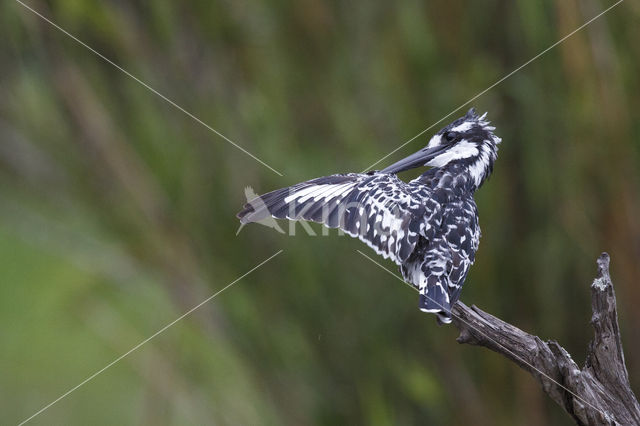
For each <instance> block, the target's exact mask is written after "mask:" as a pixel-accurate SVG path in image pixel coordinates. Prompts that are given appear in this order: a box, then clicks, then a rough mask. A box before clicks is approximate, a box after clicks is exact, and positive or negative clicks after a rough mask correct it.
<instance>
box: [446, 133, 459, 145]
mask: <svg viewBox="0 0 640 426" xmlns="http://www.w3.org/2000/svg"><path fill="white" fill-rule="evenodd" d="M457 136H458V134H457V133H456V132H447V133H445V134H444V140H445V141H446V142H449V143H451V142H453V141H454V140H456V137H457Z"/></svg>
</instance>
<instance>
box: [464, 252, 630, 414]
mask: <svg viewBox="0 0 640 426" xmlns="http://www.w3.org/2000/svg"><path fill="white" fill-rule="evenodd" d="M591 307H592V311H593V315H592V317H591V324H592V325H593V328H594V331H595V333H594V338H593V340H592V341H591V342H590V343H589V346H588V348H587V358H586V362H585V365H584V367H583V368H582V369H580V368H579V367H578V365H577V364H576V363H575V362H574V361H573V359H571V355H570V354H569V353H568V352H567V351H566V350H565V349H564V348H563V347H562V346H560V345H559V344H558V342H556V341H554V340H548V341H542V339H540V338H539V337H537V336H534V335H531V334H529V333H526V332H524V331H522V330H520V329H519V328H517V327H514V326H513V325H511V324H508V323H506V322H504V321H502V320H501V319H499V318H496V317H494V316H493V315H490V314H488V313H486V312H484V311H482V310H481V309H479V308H478V307H476V306H471V307H468V306H466V305H465V304H464V303H462V302H458V303H457V304H456V305H455V306H454V307H453V310H452V313H453V318H454V319H453V322H454V324H455V326H456V327H457V328H458V330H459V331H460V336H459V337H458V339H457V340H458V342H459V343H468V344H471V345H478V346H484V347H486V348H488V349H491V350H492V351H494V352H497V353H499V354H501V355H503V356H505V357H506V358H508V359H510V360H511V361H513V362H515V363H516V364H518V366H520V368H522V369H524V370H525V371H527V372H529V373H530V374H531V375H532V376H533V377H535V378H536V380H538V382H540V385H541V386H542V389H543V390H544V392H545V393H546V394H547V395H549V396H550V397H551V398H552V399H553V400H554V401H555V402H557V403H558V404H559V405H560V406H561V407H562V408H563V409H564V410H565V411H566V412H567V413H568V414H569V415H570V416H571V417H572V418H573V419H574V420H575V422H576V423H577V424H579V425H640V405H639V404H638V400H637V399H636V397H635V395H634V393H633V391H632V390H631V386H630V384H629V377H628V374H627V368H626V365H625V361H624V354H623V351H622V342H621V340H620V330H619V328H618V314H617V311H616V297H615V293H614V291H613V283H612V282H611V277H610V276H609V255H608V254H607V253H603V254H602V255H601V256H600V257H599V258H598V275H597V277H596V278H595V280H594V281H593V283H592V284H591Z"/></svg>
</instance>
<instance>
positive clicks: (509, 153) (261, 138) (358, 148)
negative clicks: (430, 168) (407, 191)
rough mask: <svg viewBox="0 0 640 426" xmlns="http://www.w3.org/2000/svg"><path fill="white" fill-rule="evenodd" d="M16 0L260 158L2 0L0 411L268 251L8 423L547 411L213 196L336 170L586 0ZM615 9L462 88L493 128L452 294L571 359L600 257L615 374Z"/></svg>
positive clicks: (630, 347)
mask: <svg viewBox="0 0 640 426" xmlns="http://www.w3.org/2000/svg"><path fill="white" fill-rule="evenodd" d="M27 3H28V4H29V5H30V6H32V7H34V8H35V9H37V10H38V11H40V12H42V13H43V14H44V15H45V16H48V17H50V18H51V19H52V20H53V21H54V22H56V23H58V24H59V25H60V26H61V27H63V28H64V29H66V30H67V31H69V32H70V33H72V34H74V35H76V36H77V37H78V38H80V39H81V40H83V41H84V42H86V43H87V44H89V45H90V46H92V47H93V48H95V49H96V50H97V51H98V52H100V53H102V54H104V55H105V56H107V57H108V58H110V59H112V60H113V61H115V62H116V63H118V64H119V65H121V66H122V67H124V68H125V69H126V70H128V71H130V72H131V73H133V74H134V75H136V76H137V77H139V78H140V79H142V80H143V81H145V82H147V83H148V84H149V85H151V86H152V87H154V88H155V89H157V90H158V91H159V92H161V93H163V94H164V95H166V96H167V97H169V98H171V99H172V100H174V101H175V102H176V103H178V104H179V105H181V106H183V107H184V108H185V109H187V110H188V111H190V112H192V113H193V114H195V115H196V116H197V117H199V118H201V119H202V120H203V121H205V122H206V123H208V124H210V125H211V126H213V127H215V128H216V129H218V130H219V131H220V132H222V133H224V134H225V135H227V136H228V137H229V138H231V139H232V140H234V141H235V142H237V143H238V144H240V145H241V146H243V147H244V148H246V149H247V150H249V151H251V152H252V153H254V154H255V155H257V156H258V157H260V158H261V159H263V160H264V161H266V162H267V163H268V164H270V165H271V166H273V167H275V168H276V169H278V170H280V171H281V172H282V173H283V174H284V176H283V177H280V176H278V175H277V174H275V173H273V172H272V171H270V170H269V169H267V168H266V167H264V166H262V165H260V164H259V163H257V162H256V161H254V160H253V159H251V158H250V157H248V156H247V155H245V154H243V153H242V152H240V151H239V150H237V149H236V148H234V147H232V146H231V145H230V144H228V143H227V142H225V141H224V140H222V139H221V138H219V137H218V136H216V135H215V134H213V133H211V132H210V131H208V130H207V129H206V128H205V127H203V126H201V125H199V124H198V123H196V122H195V121H193V120H192V119H190V118H189V117H187V116H186V115H184V114H183V113H181V112H179V111H177V110H176V109H175V108H173V107H172V106H171V105H169V104H168V103H166V102H164V101H163V100H162V99H160V98H159V97H157V96H155V95H154V94H152V93H151V92H149V91H148V90H146V89H145V88H143V87H142V86H140V85H139V84H138V83H136V82H135V81H133V80H132V79H130V78H128V77H127V76H125V75H124V74H123V73H121V72H120V71H118V70H116V69H115V68H113V67H112V66H110V65H108V64H107V63H105V62H104V61H103V60H101V59H100V58H98V57H97V56H96V55H94V54H92V53H91V52H90V51H88V50H87V49H85V48H83V47H81V46H80V45H78V44H77V43H76V42H74V41H73V40H71V39H70V38H69V37H67V36H66V35H64V34H62V33H60V32H59V31H57V30H55V29H54V28H52V27H51V26H50V25H48V24H46V23H45V22H43V21H42V20H41V19H39V18H38V17H37V16H35V15H34V14H32V13H31V12H29V11H28V10H27V9H25V8H23V7H22V6H20V5H19V4H18V3H16V2H11V1H10V2H3V3H2V4H1V5H0V35H1V36H2V40H3V42H2V43H0V323H1V324H2V326H1V327H0V344H1V345H2V350H1V351H0V365H2V368H0V422H1V423H3V424H5V423H6V424H11V423H14V424H15V423H17V422H18V421H21V420H23V419H25V418H27V417H28V416H30V415H31V414H33V413H34V412H35V411H37V410H38V409H40V408H41V407H42V406H44V405H45V404H47V403H49V402H51V401H52V400H54V399H55V398H57V397H58V396H60V395H61V394H62V393H63V392H65V391H66V390H68V389H69V388H71V387H72V386H75V385H76V384H78V383H79V382H81V381H82V380H83V379H85V378H86V377H87V376H89V375H90V374H92V373H94V372H95V371H97V370H98V369H100V368H102V367H103V366H105V365H106V364H107V363H109V362H110V361H112V360H113V359H115V358H116V357H118V356H119V355H121V354H122V353H124V352H126V351H127V350H129V349H130V348H131V347H133V346H134V345H136V344H137V343H138V342H140V341H141V340H143V339H145V338H146V337H148V336H150V335H151V334H153V333H154V332H155V331H157V330H158V329H160V328H161V327H162V326H164V325H165V324H167V323H168V322H170V321H172V320H174V319H175V318H177V317H178V316H179V315H181V314H182V313H183V312H185V311H186V310H187V309H189V308H190V307H191V306H194V305H196V304H197V303H199V302H200V301H202V300H204V299H205V298H206V297H208V296H209V295H211V294H213V293H214V292H215V291H217V290H218V289H220V288H222V287H224V286H225V285H227V284H228V283H229V282H231V281H232V280H234V279H236V278H237V277H239V276H240V275H242V274H243V273H245V272H246V271H247V270H249V269H250V268H251V267H253V266H254V265H256V264H258V263H259V262H260V261H262V260H263V259H265V258H267V257H268V256H270V255H271V254H273V253H274V252H276V251H277V250H279V249H281V248H282V249H284V253H283V254H281V255H280V256H278V257H277V258H276V259H274V260H273V261H272V262H270V263H268V264H267V265H265V266H264V267H262V268H261V269H259V270H257V271H255V272H254V273H252V274H251V275H249V276H248V277H247V278H245V279H243V280H242V281H240V282H239V283H238V284H237V285H235V286H234V287H232V288H231V289H229V290H228V291H227V292H225V293H223V294H221V295H220V296H219V297H217V298H216V299H215V300H213V301H212V302H210V303H208V304H207V305H205V306H203V307H202V308H200V309H199V310H198V311H197V312H196V313H195V314H193V315H192V316H190V317H188V318H186V319H184V320H182V321H181V322H179V323H177V324H176V325H175V326H173V327H172V328H170V329H169V330H167V331H166V332H164V333H162V334H161V335H159V336H158V337H157V338H155V339H154V340H152V341H151V342H150V343H148V344H146V345H144V346H143V347H142V348H140V349H139V350H137V351H136V352H134V353H132V354H131V355H130V356H128V357H127V358H125V359H124V360H123V361H121V362H119V363H118V364H116V365H114V366H113V367H111V368H110V369H109V370H107V371H106V372H104V373H103V374H101V375H99V376H98V377H96V378H95V379H94V380H93V381H91V382H89V383H87V384H86V385H85V386H83V387H82V388H80V389H78V390H77V391H76V392H74V393H72V394H71V395H70V396H68V397H67V398H65V399H63V400H62V401H60V402H59V403H57V404H56V405H54V406H53V407H51V408H50V409H49V410H47V411H46V412H44V413H43V414H41V415H40V416H39V417H37V418H36V419H34V421H33V423H34V424H94V425H100V424H105V425H110V424H123V423H124V424H153V425H155V424H176V425H184V424H204V423H218V424H335V423H341V424H372V425H386V424H476V425H512V424H519V425H548V424H569V419H568V418H565V415H564V414H563V413H562V412H561V410H560V408H558V407H556V406H555V405H553V403H551V402H550V401H547V399H546V398H545V397H544V396H543V394H542V393H541V392H540V390H539V388H538V385H537V384H536V382H535V381H534V380H533V379H532V378H530V377H529V376H528V375H526V374H525V373H522V372H520V371H519V370H518V369H517V368H516V367H514V366H513V365H511V364H510V363H507V362H505V361H504V360H503V359H501V358H500V357H499V356H497V355H495V354H493V353H489V352H488V351H485V350H481V349H478V348H472V347H462V346H459V345H458V344H457V343H456V342H455V337H456V331H455V329H454V328H453V327H438V326H437V325H436V321H435V319H434V318H433V317H432V316H427V315H424V314H422V313H421V312H419V311H418V309H417V298H416V295H415V293H414V292H412V291H410V290H408V289H406V288H403V286H402V284H400V283H399V282H397V281H396V280H394V279H393V278H391V277H390V276H389V275H388V274H386V273H385V272H383V271H381V270H380V269H378V268H377V267H376V266H375V265H372V264H371V263H370V262H369V261H367V260H366V259H364V258H362V257H361V256H360V255H358V254H357V253H356V252H355V249H363V250H364V248H363V247H364V246H363V245H362V244H361V243H360V242H358V241H355V240H352V239H350V238H340V237H338V236H337V234H336V232H333V231H332V232H331V233H330V234H331V237H330V238H327V237H323V238H314V237H310V236H307V235H305V234H304V233H303V232H301V231H302V229H301V228H300V227H299V226H298V228H297V230H298V231H299V232H298V233H297V235H296V237H295V238H290V237H287V236H285V235H282V234H278V233H276V232H273V231H272V230H269V229H267V228H264V227H261V226H249V227H247V228H245V229H243V231H242V232H241V233H240V234H239V235H238V236H235V233H236V230H237V227H238V223H237V220H236V219H235V217H234V215H235V213H236V212H237V211H238V210H239V208H240V206H241V205H242V204H243V202H244V201H245V200H244V194H243V190H244V187H245V186H247V185H251V186H253V187H254V188H255V190H256V191H258V192H265V191H269V190H272V189H275V188H279V187H283V186H287V185H290V184H293V183H296V182H299V181H302V180H306V179H309V178H312V177H316V176H321V175H326V174H331V173H336V172H344V171H358V170H362V169H363V168H364V167H366V166H367V165H369V164H371V163H373V162H374V161H376V160H377V159H378V158H380V157H382V156H383V155H384V154H386V153H388V152H389V151H391V150H392V149H394V148H395V147H397V146H398V145H400V144H401V143H402V142H404V141H406V140H407V139H409V138H411V137H412V136H414V135H415V134H417V133H418V132H420V131H421V130H423V129H424V128H425V127H427V126H428V125H430V124H431V123H433V122H434V121H436V120H438V119H439V118H440V117H442V116H443V115H444V114H446V113H448V112H449V111H451V110H452V109H453V108H455V107H457V106H459V105H460V104H462V103H463V102H465V101H466V100H467V99H469V98H470V97H471V96H473V95H475V94H476V93H478V92H480V91H481V90H483V89H484V88H486V87H488V86H489V85H491V84H492V83H493V82H495V81H497V80H498V79H500V78H501V77H502V76H504V75H505V74H507V73H508V72H510V71H512V70H513V69H515V68H516V67H518V66H519V65H521V64H522V63H524V62H525V61H527V60H529V59H530V58H531V57H533V56H534V55H536V54H538V53H539V52H540V51H542V50H543V49H545V48H546V47H548V46H549V45H551V44H552V43H554V42H555V41H557V40H558V39H560V38H561V37H562V36H564V35H566V34H568V33H569V32H571V31H572V30H573V29H575V28H577V27H578V26H579V25H581V24H582V23H583V22H585V21H586V20H588V19H590V18H591V17H593V16H595V15H596V14H597V13H599V12H600V11H601V10H603V9H605V8H606V7H608V6H609V5H611V4H613V2H609V1H606V2H605V1H599V0H545V1H540V2H530V1H525V0H519V1H508V0H485V1H469V2H463V1H444V0H437V1H431V2H426V1H423V2H420V1H413V0H411V1H406V2H401V3H399V4H395V3H394V2H387V1H381V0H376V1H370V2H358V3H349V2H337V1H331V2H329V1H321V0H299V1H278V2H254V1H226V2H219V1H217V2H209V1H200V0H191V1H188V2H173V1H169V0H158V1H154V2H129V1H110V2H98V1H92V0H73V1H71V0H69V1H48V2H45V1H36V0H31V1H28V2H27ZM639 18H640V7H639V6H638V3H635V2H632V1H628V2H624V3H622V4H621V5H620V6H618V7H616V8H614V9H613V10H612V11H611V12H610V13H608V14H607V15H606V16H605V17H603V18H602V19H599V20H598V21H596V22H595V23H593V24H592V25H590V26H589V27H587V28H586V29H585V30H583V31H581V32H579V33H578V34H576V35H575V36H573V37H572V38H570V39H569V40H567V41H566V42H564V43H563V44H562V45H560V46H558V47H557V48H555V49H553V50H552V51H550V52H549V53H547V54H546V55H544V56H542V57H541V58H540V59H538V60H536V61H535V62H533V63H532V64H531V65H529V66H527V67H526V68H524V69H523V70H522V71H520V72H518V73H516V74H515V75H514V76H512V77H511V78H509V79H508V80H506V81H504V82H503V83H502V84H500V85H499V86H497V87H495V88H494V89H492V90H491V91H489V92H488V93H486V94H485V95H483V96H482V97H481V98H479V99H478V100H477V101H475V102H474V106H476V108H477V109H478V110H479V111H488V112H489V118H490V119H491V120H492V121H493V123H494V124H495V125H496V126H497V131H496V132H497V133H498V134H499V135H500V136H502V137H503V144H502V145H501V151H500V158H499V160H498V162H497V163H496V170H495V174H494V176H493V178H492V179H491V180H490V181H489V182H488V184H487V185H485V187H483V188H482V190H481V191H480V192H479V193H478V195H477V197H476V199H477V202H478V205H479V210H480V214H481V218H480V221H481V226H482V228H483V231H484V235H483V240H482V242H481V245H480V251H479V253H478V257H477V261H476V264H475V266H474V267H473V269H472V271H471V274H470V276H469V278H468V280H467V286H466V288H465V290H464V292H463V294H462V300H463V301H464V302H466V303H467V304H472V303H473V304H477V305H479V306H480V307H482V308H483V309H485V310H488V311H489V312H492V313H493V314H495V315H498V316H500V317H501V318H503V319H505V320H507V321H509V322H511V323H513V324H516V325H518V326H520V327H522V328H524V329H525V330H529V331H533V332H535V333H536V334H538V335H540V336H541V337H543V338H554V339H557V340H559V341H560V342H561V343H562V344H563V345H564V346H565V347H566V348H568V349H569V350H570V352H571V353H572V354H573V355H574V356H576V357H578V359H577V361H578V362H582V361H583V360H582V359H579V357H580V356H581V355H580V354H583V353H584V348H585V345H586V344H587V342H588V340H589V339H590V336H591V330H590V326H589V319H590V301H589V288H588V286H589V284H590V282H591V280H592V279H593V276H594V272H595V263H594V262H595V259H596V257H597V255H598V254H599V253H600V252H601V251H603V250H607V251H609V252H610V253H611V255H612V273H613V278H614V280H615V285H616V289H617V292H618V304H619V309H620V315H621V327H622V334H623V338H624V341H623V342H624V345H625V350H626V357H627V363H628V367H629V372H630V376H631V381H632V384H633V386H634V387H635V389H636V390H638V389H640V311H638V309H637V305H638V302H639V301H640V290H639V287H638V283H639V282H640V267H639V262H638V259H640V220H639V217H640V197H639V195H640V193H639V188H640V172H639V171H638V170H639V166H640V143H639V141H640V117H639V112H638V111H640V96H639V94H640V84H639V79H638V75H640V69H639V64H640V44H639V43H638V40H640V25H638V22H639ZM462 112H463V111H460V113H458V114H455V115H454V116H459V115H461V114H462ZM454 116H452V117H451V119H453V118H454ZM444 124H446V123H444V122H443V123H441V124H440V125H438V126H436V128H434V129H432V131H429V132H428V134H431V133H432V132H433V131H436V130H437V128H439V127H441V126H442V125H444ZM427 139H428V136H427V135H425V136H423V137H421V138H418V139H417V140H415V141H414V142H412V143H411V144H409V145H408V146H406V147H405V148H403V150H402V151H400V152H398V153H396V154H395V155H394V156H393V157H390V158H389V159H387V161H386V162H385V163H384V164H389V163H391V162H392V161H395V160H397V159H398V158H401V157H402V156H403V155H406V154H408V153H411V152H414V151H415V150H417V149H419V148H420V147H421V146H423V145H424V144H425V142H426V141H427ZM379 167H380V166H379ZM284 225H286V224H284ZM315 229H319V228H317V227H316V228H315ZM367 253H368V254H371V253H372V252H371V251H370V250H368V249H367ZM385 265H386V266H389V267H392V266H393V265H392V264H391V263H389V262H385Z"/></svg>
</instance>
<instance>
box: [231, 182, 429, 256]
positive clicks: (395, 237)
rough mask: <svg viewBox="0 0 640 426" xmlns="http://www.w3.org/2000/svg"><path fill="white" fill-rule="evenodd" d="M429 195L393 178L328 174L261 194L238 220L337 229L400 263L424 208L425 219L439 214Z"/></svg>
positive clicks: (417, 231) (420, 225)
mask: <svg viewBox="0 0 640 426" xmlns="http://www.w3.org/2000/svg"><path fill="white" fill-rule="evenodd" d="M429 191H430V190H429V189H428V188H427V187H425V186H422V185H419V184H417V183H414V182H410V183H405V182H403V181H402V180H400V179H399V178H398V177H397V176H395V175H393V174H381V173H376V174H359V173H349V174H340V175H332V176H325V177H321V178H317V179H313V180H310V181H307V182H302V183H299V184H297V185H293V186H291V187H288V188H282V189H278V190H276V191H273V192H270V193H268V194H265V195H262V196H260V197H258V198H256V199H254V200H251V201H250V202H249V203H247V204H246V205H245V206H244V209H243V210H242V211H241V212H240V213H238V217H239V218H240V221H241V222H242V223H249V222H257V221H259V220H262V219H264V218H266V217H268V216H273V217H275V218H278V219H290V220H309V221H313V222H318V223H322V224H324V225H325V226H327V227H329V228H340V229H342V230H343V231H344V232H345V233H347V234H348V235H350V236H352V237H356V238H359V239H360V240H362V241H363V242H365V243H366V244H367V245H368V246H370V247H371V248H373V249H374V250H375V251H376V253H378V254H380V255H382V256H383V257H384V258H391V259H392V260H393V261H394V262H396V263H397V264H402V262H404V261H405V260H407V259H408V258H409V256H410V255H411V253H412V252H413V250H414V249H415V246H416V243H417V241H418V238H419V236H420V235H422V234H423V232H422V231H423V230H424V229H425V224H423V223H422V222H423V221H424V220H425V219H424V218H425V205H428V206H429V207H430V209H431V210H432V211H431V212H430V214H429V215H428V216H429V217H431V218H433V217H434V215H436V214H437V212H436V211H434V210H437V209H438V206H439V205H438V204H437V203H433V202H430V203H429V201H432V200H430V195H431V194H430V192H429ZM423 236H424V235H423Z"/></svg>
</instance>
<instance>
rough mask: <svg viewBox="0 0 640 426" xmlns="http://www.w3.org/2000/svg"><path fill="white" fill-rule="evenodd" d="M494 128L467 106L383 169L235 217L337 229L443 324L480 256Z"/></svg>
mask: <svg viewBox="0 0 640 426" xmlns="http://www.w3.org/2000/svg"><path fill="white" fill-rule="evenodd" d="M494 130H495V127H494V126H492V125H491V123H490V122H489V121H488V120H487V113H484V114H483V115H478V114H477V113H476V111H475V109H474V108H471V109H470V110H469V111H468V112H467V113H466V114H465V115H464V116H463V117H460V118H458V119H456V120H455V121H453V122H452V123H450V124H449V125H447V126H445V127H444V128H442V129H440V130H439V131H438V132H437V133H435V134H434V135H433V136H432V137H431V138H430V140H429V142H428V143H427V145H426V146H425V147H424V148H422V149H420V150H419V151H418V152H416V153H414V154H411V155H409V156H408V157H406V158H404V159H402V160H400V161H398V162H396V163H394V164H392V165H390V166H388V167H386V168H385V169H382V170H373V171H369V172H364V173H343V174H334V175H330V176H323V177H319V178H316V179H311V180H308V181H305V182H301V183H298V184H296V185H293V186H289V187H286V188H282V189H278V190H275V191H272V192H269V193H267V194H264V195H261V196H259V200H257V199H256V200H253V201H251V202H249V203H247V204H245V206H244V208H243V210H242V211H240V212H239V213H238V215H237V217H238V218H239V219H240V222H241V223H242V224H247V223H250V222H257V221H260V220H263V219H264V218H266V217H273V218H277V219H289V220H307V221H313V222H319V223H322V224H323V225H325V226H327V227H329V228H339V229H340V230H342V231H344V233H346V234H348V235H350V236H352V237H356V238H358V239H360V240H361V241H363V242H364V243H366V244H367V245H368V246H369V247H371V248H372V249H373V250H374V251H375V252H376V253H377V254H379V255H381V256H382V257H383V258H385V259H390V260H392V261H393V262H394V263H396V264H397V265H398V266H399V268H400V272H401V274H402V278H403V279H404V281H405V282H407V283H409V284H411V285H412V286H413V287H415V288H416V289H417V290H418V291H419V293H420V295H419V303H418V307H419V309H420V310H421V311H423V312H428V313H432V314H435V315H436V318H437V320H438V323H440V324H443V323H444V324H448V323H450V322H451V321H452V316H451V308H452V306H453V305H454V304H455V303H456V302H457V301H458V299H459V297H460V292H461V290H462V286H463V284H464V282H465V279H466V277H467V274H468V272H469V269H470V267H471V265H472V264H473V263H474V261H475V255H476V251H477V250H478V245H479V241H480V226H479V223H478V208H477V206H476V203H475V201H474V194H475V192H476V191H477V190H478V189H479V188H480V187H481V186H482V184H483V183H484V182H485V181H486V180H487V178H488V177H489V176H490V175H491V173H492V172H493V166H494V162H495V160H496V159H497V156H498V155H497V154H498V145H499V144H500V143H501V141H502V140H501V138H499V137H498V136H496V135H495V133H494ZM423 166H427V167H429V169H427V170H426V171H425V172H424V173H422V174H421V175H420V176H418V177H417V178H415V179H413V180H411V181H409V182H405V181H403V180H401V179H400V178H399V177H398V176H397V174H398V173H400V172H403V171H406V170H410V169H415V168H419V167H423ZM258 201H259V202H258Z"/></svg>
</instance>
